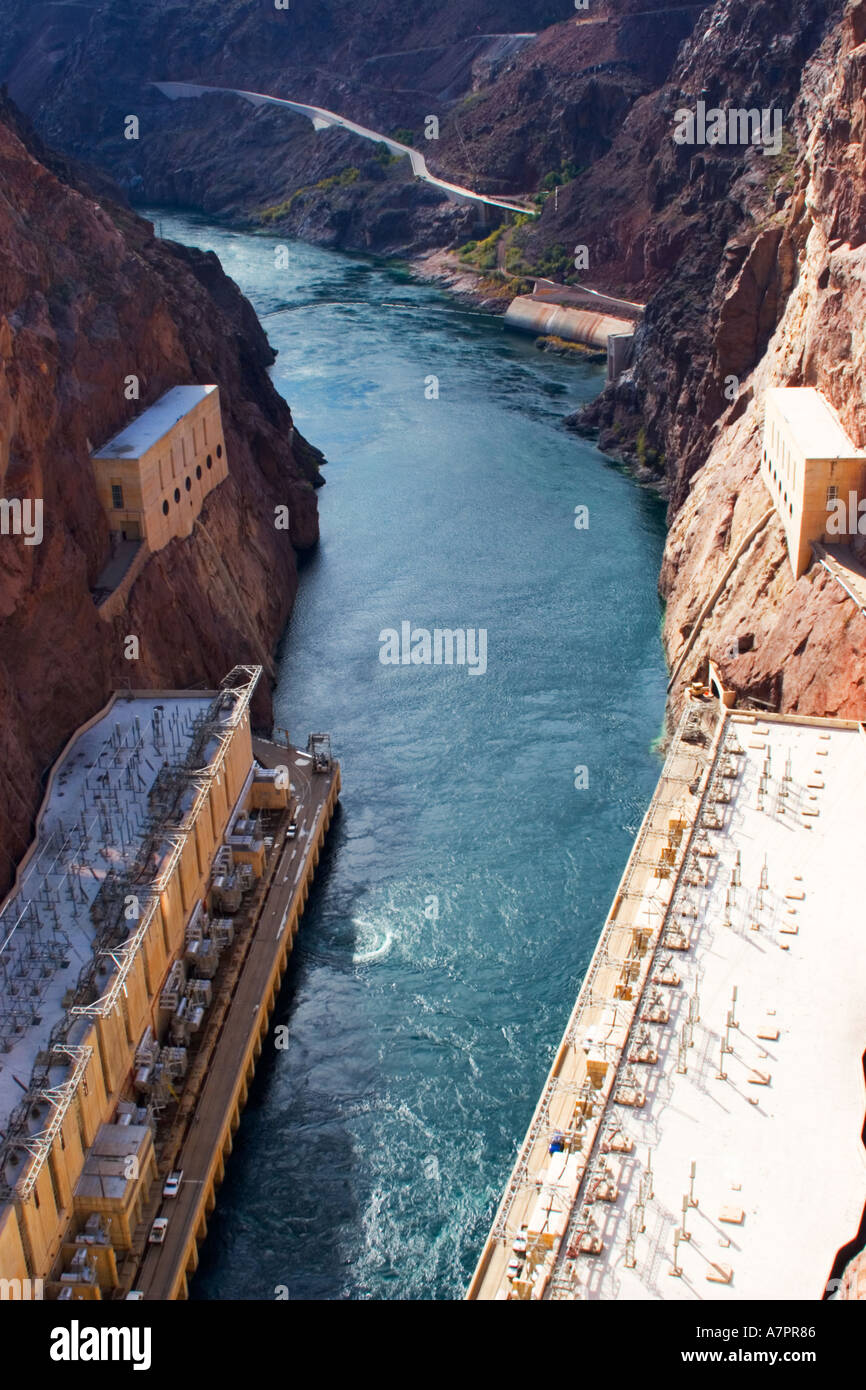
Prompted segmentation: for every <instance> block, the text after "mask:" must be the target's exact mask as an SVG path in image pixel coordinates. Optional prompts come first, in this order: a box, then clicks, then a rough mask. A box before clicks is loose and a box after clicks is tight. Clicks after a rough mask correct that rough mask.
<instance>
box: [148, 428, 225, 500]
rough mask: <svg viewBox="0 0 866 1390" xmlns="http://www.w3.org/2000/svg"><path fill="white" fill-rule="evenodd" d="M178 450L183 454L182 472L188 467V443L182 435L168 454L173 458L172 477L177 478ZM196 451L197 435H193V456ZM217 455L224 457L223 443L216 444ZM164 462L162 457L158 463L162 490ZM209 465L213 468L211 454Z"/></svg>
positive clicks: (208, 460) (209, 455) (208, 458)
mask: <svg viewBox="0 0 866 1390" xmlns="http://www.w3.org/2000/svg"><path fill="white" fill-rule="evenodd" d="M202 433H203V434H204V422H202ZM178 451H180V455H181V465H180V467H181V472H182V471H183V469H184V468H185V467H186V443H185V441H184V439H183V436H181V439H180V445H179V446H178V445H177V444H173V445H172V447H171V450H170V452H169V455H168V457H169V459H170V460H171V476H172V478H176V477H177V472H178V470H177V467H176V466H175V455H176V453H177V452H178ZM196 452H197V451H196V448H195V435H193V457H195V454H196ZM216 456H217V458H218V459H221V458H222V456H223V446H222V444H218V445H217V446H216ZM164 462H165V460H164V459H160V460H159V463H158V465H157V466H158V468H159V486H160V491H161V490H162V489H163V488H164V487H165V473H164V471H163V464H164ZM207 466H208V468H213V456H212V455H211V454H208V456H207Z"/></svg>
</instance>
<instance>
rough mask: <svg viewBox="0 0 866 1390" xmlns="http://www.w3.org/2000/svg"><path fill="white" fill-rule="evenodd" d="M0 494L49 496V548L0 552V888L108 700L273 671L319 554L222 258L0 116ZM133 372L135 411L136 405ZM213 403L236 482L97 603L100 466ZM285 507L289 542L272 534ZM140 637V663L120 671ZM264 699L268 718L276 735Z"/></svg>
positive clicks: (274, 398)
mask: <svg viewBox="0 0 866 1390" xmlns="http://www.w3.org/2000/svg"><path fill="white" fill-rule="evenodd" d="M0 247H2V255H0V497H5V498H31V499H41V500H42V502H43V518H44V521H43V526H44V538H43V540H42V542H41V544H38V545H27V544H25V542H24V538H23V537H22V536H15V535H11V534H10V535H3V536H0V846H2V852H0V888H3V887H5V886H8V883H9V878H10V874H11V871H12V867H13V862H14V861H15V860H17V859H18V858H19V857H20V855H21V853H22V852H23V851H24V849H25V848H26V846H27V844H28V842H29V838H30V832H31V825H32V819H33V815H34V812H35V810H36V808H37V806H38V803H39V801H40V799H41V792H42V778H43V774H44V772H45V769H46V767H47V766H48V765H49V764H50V762H51V761H52V760H53V758H54V757H55V756H56V754H57V752H58V751H59V749H60V747H61V746H62V745H63V743H64V742H65V740H66V739H67V738H68V737H69V735H70V734H71V733H72V731H73V730H74V729H75V728H76V726H77V725H78V724H79V723H80V722H81V721H82V720H84V719H85V718H87V717H88V716H89V715H91V714H92V713H93V712H94V711H95V710H97V709H98V708H99V707H100V706H101V705H102V704H103V703H104V702H105V700H106V698H107V697H108V695H109V693H110V692H111V691H112V690H113V689H115V688H123V687H132V688H136V687H152V686H156V687H159V686H177V687H187V686H190V685H208V684H213V683H216V682H218V681H219V679H220V678H221V677H222V676H223V675H225V674H226V672H227V671H228V670H230V669H231V667H233V666H234V665H235V664H236V663H238V662H261V663H262V664H264V665H265V666H266V667H269V666H270V662H271V653H272V650H273V647H274V644H275V642H276V640H277V638H278V637H279V635H280V633H281V631H282V629H283V627H284V625H285V623H286V621H287V618H288V615H289V613H290V610H291V606H292V602H293V599H294V595H295V592H296V589H297V570H296V551H297V550H303V549H306V548H309V547H312V546H313V545H315V543H316V540H317V537H318V513H317V504H316V493H315V485H316V484H317V483H318V482H319V481H320V480H319V477H318V461H319V459H320V457H321V456H320V455H318V453H317V451H316V450H315V449H313V448H312V447H311V446H309V445H308V444H307V443H306V441H304V440H303V439H302V437H301V436H300V435H298V434H296V433H295V431H294V429H293V425H292V418H291V414H290V411H289V409H288V407H287V406H286V404H285V402H284V401H283V400H282V398H281V397H280V396H279V395H278V394H277V392H276V391H275V390H274V388H273V386H272V385H271V382H270V379H269V377H268V375H267V367H268V365H269V364H270V362H271V361H272V360H273V353H272V350H271V349H270V347H269V345H268V343H267V340H266V338H265V335H264V333H263V332H262V330H261V328H260V326H259V324H258V321H257V319H256V316H255V314H254V312H253V310H252V308H251V306H250V305H249V304H248V303H247V302H246V301H245V300H244V298H243V296H242V295H241V294H240V291H239V290H238V289H237V287H236V286H235V285H234V284H233V282H232V281H230V280H229V279H228V278H227V277H226V276H225V275H224V273H223V271H222V269H221V267H220V265H219V262H218V261H217V258H216V257H215V256H213V255H210V254H203V253H200V252H197V251H192V250H188V249H186V248H183V247H180V246H175V245H172V244H171V243H166V242H160V241H158V240H157V239H155V238H154V235H153V229H152V227H151V225H150V223H148V222H146V221H144V220H142V219H141V218H139V217H137V216H135V215H134V214H132V213H131V212H129V210H128V209H124V208H122V207H120V206H119V205H117V204H115V203H112V202H111V201H109V200H108V199H106V198H104V197H103V198H102V200H101V201H99V202H98V201H97V200H96V198H95V196H94V194H93V192H92V191H91V189H90V188H89V187H88V186H87V185H86V184H85V183H83V182H82V181H81V178H80V176H79V174H78V173H77V171H76V170H75V169H73V168H71V167H69V166H67V165H65V164H64V163H63V162H62V161H60V160H58V159H57V158H56V157H55V156H53V155H50V154H49V153H48V152H47V151H45V150H44V149H43V148H42V147H41V146H40V144H39V142H38V140H36V138H35V137H34V136H33V135H32V133H31V132H29V130H28V129H26V127H25V126H24V124H23V123H22V121H21V119H20V118H19V116H18V114H17V113H16V111H15V110H14V108H12V107H11V106H10V105H8V104H4V105H2V106H0ZM129 375H135V376H137V377H138V378H139V381H140V383H141V386H140V389H141V399H140V400H139V401H130V400H127V399H126V397H125V390H124V383H125V378H126V377H127V376H129ZM191 382H216V383H218V385H219V387H220V394H221V399H222V411H223V423H224V427H225V435H226V449H227V457H228V461H229V470H230V476H229V478H228V479H227V480H226V481H225V482H224V483H222V484H221V486H220V487H219V488H217V489H216V490H215V491H214V492H213V493H212V494H211V495H210V496H209V497H208V498H207V499H206V502H205V506H204V510H203V513H202V516H201V519H200V521H199V522H198V523H197V524H196V527H195V529H194V531H193V534H192V535H191V536H190V537H189V538H188V539H186V540H175V541H173V542H172V543H171V544H170V545H168V546H167V547H165V549H163V550H161V551H160V552H158V554H156V555H155V556H153V557H151V558H150V560H149V561H148V563H147V564H146V565H145V567H144V570H143V572H142V574H141V575H140V577H139V578H138V580H137V581H136V583H135V585H134V587H133V589H132V592H131V595H130V599H129V605H128V610H127V611H126V612H125V613H123V614H121V615H120V616H119V617H117V618H116V619H115V620H114V621H113V622H111V623H107V622H105V621H104V620H103V619H102V618H101V617H100V616H99V614H98V612H97V609H96V607H95V605H94V602H93V599H92V597H91V586H92V585H93V584H94V582H95V580H96V578H97V576H98V574H99V572H100V570H101V568H102V566H103V565H104V563H105V561H106V559H107V558H108V556H109V553H110V547H109V535H108V525H107V520H106V517H105V514H104V512H103V511H102V508H101V506H100V504H99V501H98V498H97V493H96V488H95V483H94V478H93V471H92V467H91V464H90V445H91V444H93V445H94V446H96V445H97V444H99V443H103V442H105V441H106V440H107V439H108V438H109V437H110V436H111V435H112V434H113V433H114V432H116V431H117V430H118V429H119V428H120V427H121V426H122V425H123V424H125V423H126V422H127V421H128V420H130V419H131V418H133V416H134V415H136V414H137V413H139V412H140V411H141V410H143V409H144V408H145V407H146V406H147V405H149V404H151V403H152V402H153V401H154V400H155V399H156V398H157V397H158V396H160V395H161V394H162V393H163V391H165V390H166V389H168V388H169V387H170V386H173V385H177V384H184V383H191ZM280 505H286V506H288V507H289V510H290V516H291V531H290V532H289V533H287V532H286V531H281V530H277V529H276V527H275V524H274V518H275V507H277V506H280ZM129 634H134V635H136V636H137V637H138V638H139V643H140V659H139V660H137V661H128V660H126V659H125V656H124V649H125V644H124V640H123V639H124V637H125V636H126V635H129ZM268 706H269V695H268V689H267V681H264V682H263V683H262V689H261V697H260V700H259V705H258V709H257V715H258V717H259V719H260V720H262V721H265V722H266V721H267V717H268Z"/></svg>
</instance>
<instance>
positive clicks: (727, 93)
mask: <svg viewBox="0 0 866 1390" xmlns="http://www.w3.org/2000/svg"><path fill="white" fill-rule="evenodd" d="M777 18H778V16H777V15H775V14H774V12H773V11H772V8H771V7H770V6H768V5H764V4H758V5H749V6H746V5H743V4H741V3H739V0H728V3H723V4H719V5H718V6H716V9H715V11H714V12H713V14H712V16H709V14H708V15H707V17H706V21H705V22H704V21H701V22H700V23H699V24H698V25H697V26H696V28H695V31H694V33H693V35H692V37H691V39H690V40H689V41H688V42H687V43H686V44H685V45H684V46H683V49H682V50H681V52H680V55H679V57H678V61H677V64H676V65H675V67H674V69H673V71H672V73H671V77H670V83H669V85H668V86H666V87H665V88H662V89H661V90H660V91H659V92H657V93H655V94H653V96H651V97H647V98H645V99H644V100H643V101H642V102H639V103H638V104H637V106H636V107H635V109H634V110H633V111H632V113H631V114H630V116H629V117H628V119H627V121H626V122H625V124H624V126H623V129H622V131H621V133H620V136H619V137H618V139H617V141H616V142H615V144H614V146H613V148H612V150H611V151H610V153H609V154H608V155H607V156H606V157H605V158H604V159H603V160H601V161H599V162H598V163H597V164H596V165H595V166H594V167H593V168H592V169H591V170H590V171H589V173H588V175H587V177H586V178H585V179H583V180H580V181H578V183H576V184H575V185H571V186H570V187H569V189H568V190H566V191H565V193H564V194H563V196H561V197H560V200H559V203H560V214H559V215H560V219H563V218H564V219H565V220H566V221H567V220H568V219H571V220H576V221H578V222H579V223H580V225H581V226H582V227H584V226H585V227H586V228H587V229H588V230H587V235H586V236H585V238H584V239H585V240H589V241H592V239H593V236H596V237H597V243H596V244H597V245H598V247H599V249H600V254H601V259H600V262H599V263H598V276H599V283H601V282H602V281H605V287H608V288H618V289H620V290H621V291H623V292H625V293H626V294H627V295H628V297H631V298H641V299H645V300H646V302H647V311H646V316H645V321H644V324H643V326H642V327H641V329H640V330H639V333H638V338H637V356H636V362H635V366H634V368H633V370H632V371H631V372H629V373H627V374H626V375H625V376H624V377H623V378H622V380H621V381H620V383H618V385H617V386H616V387H615V388H609V389H608V390H607V391H606V392H605V393H604V394H603V395H602V396H601V397H600V398H599V399H598V400H597V401H596V402H594V403H593V405H592V406H590V407H589V409H588V410H587V411H585V412H583V415H582V417H580V418H579V419H578V420H576V421H575V424H576V426H577V427H578V428H581V429H588V428H597V429H598V430H599V431H600V442H601V444H602V446H603V447H605V448H608V449H610V450H612V451H614V452H619V453H621V454H623V455H624V456H625V457H626V458H632V459H633V458H634V457H635V456H637V457H638V458H639V459H640V460H641V462H642V463H643V465H644V471H645V473H646V475H648V476H652V477H654V479H655V481H656V482H657V483H658V484H659V485H660V487H661V488H662V489H663V490H664V492H665V493H666V495H667V496H668V498H669V519H670V524H671V529H670V534H669V538H668V544H667V548H666V553H665V559H664V564H663V569H662V574H661V582H660V587H661V592H662V595H663V597H664V598H665V600H666V602H667V613H666V622H665V642H666V645H667V649H668V654H669V657H670V661H671V664H672V666H673V665H675V664H676V663H677V661H678V659H679V658H680V656H681V654H682V653H683V650H684V647H685V644H686V642H687V641H688V640H689V639H690V638H691V637H692V632H693V628H694V627H695V624H696V622H697V619H698V616H699V614H700V613H701V612H702V610H703V609H704V607H705V605H706V603H707V601H708V600H709V598H710V596H711V595H712V593H713V591H714V589H715V588H716V586H717V585H718V584H719V582H720V580H721V579H722V576H723V575H724V573H725V570H726V568H727V566H728V565H729V563H730V561H731V559H732V557H733V556H734V554H735V553H736V551H737V549H738V547H739V545H740V543H741V541H742V540H743V538H744V537H746V536H747V534H748V532H749V531H750V529H751V528H752V527H753V526H755V525H756V524H757V522H758V521H759V520H760V518H761V516H762V515H763V514H764V513H765V512H766V511H767V509H768V507H769V506H770V503H771V499H770V497H769V494H768V493H767V492H766V489H765V488H764V485H763V483H762V482H761V480H760V477H759V462H760V452H761V433H762V428H763V396H764V392H765V391H766V389H767V388H768V387H770V386H779V385H791V386H800V385H814V386H816V387H818V388H819V389H820V390H821V391H823V392H824V393H825V394H826V396H827V397H828V399H829V400H830V401H832V403H833V404H834V405H835V406H836V408H837V409H838V411H839V413H840V415H841V417H842V420H843V422H844V424H845V425H846V427H847V429H848V430H849V432H850V434H851V435H852V437H853V439H854V441H855V442H856V443H857V444H861V445H862V444H866V373H864V367H866V358H864V353H866V151H864V127H866V108H864V95H863V94H864V89H866V3H864V0H855V3H853V4H850V5H847V6H846V5H844V4H842V3H841V0H838V3H837V0H810V3H805V0H791V4H790V5H789V6H788V7H787V10H786V24H785V34H784V38H783V37H782V36H781V34H780V32H779V29H778V23H777ZM702 91H703V92H705V93H708V94H709V95H710V99H711V101H712V102H716V101H718V102H719V104H721V105H723V106H726V105H734V106H737V105H742V106H745V107H749V106H757V107H759V108H763V107H768V106H769V107H780V108H781V109H782V111H783V113H784V122H783V132H784V134H783V141H782V150H781V153H780V155H779V156H778V158H768V157H765V156H764V155H763V153H762V152H761V151H760V150H746V151H744V150H743V149H737V148H727V149H721V148H719V149H709V148H707V149H692V148H689V147H687V146H680V147H678V146H677V145H676V144H675V143H674V141H673V139H672V137H671V118H672V113H673V112H674V110H675V109H676V107H678V106H679V105H680V104H682V105H684V106H686V107H687V108H688V107H691V106H693V105H694V101H695V99H696V97H697V96H699V95H700V93H701V92H702ZM605 189H608V190H612V192H611V195H610V197H608V198H607V200H605V192H604V190H605ZM602 207H605V208H606V212H607V219H608V228H607V233H606V235H605V234H603V232H602V229H601V226H600V216H599V214H598V213H597V212H596V211H595V209H596V208H602ZM546 217H547V212H546V213H545V218H546ZM544 220H545V219H542V221H544ZM541 230H542V229H539V232H538V233H537V234H538V235H541ZM733 378H736V381H733V380H732V379H733ZM707 656H712V657H713V658H714V659H715V660H716V661H717V662H718V664H719V666H720V667H721V669H722V673H723V676H724V678H725V680H726V682H727V683H728V684H730V685H731V686H733V687H735V688H736V689H737V690H738V691H739V692H740V693H741V694H742V695H751V696H753V697H754V698H755V699H756V700H763V701H765V702H766V703H767V704H769V705H771V706H772V707H774V708H779V709H782V710H797V711H801V712H804V713H812V714H840V715H845V716H847V717H852V716H854V717H859V718H866V689H864V681H866V664H864V658H866V617H864V616H863V614H862V613H861V612H859V611H858V609H857V608H856V606H855V605H854V604H853V602H852V601H851V600H850V599H849V598H847V597H846V595H845V593H844V591H843V589H842V588H841V587H840V586H839V584H837V583H836V582H835V581H833V580H832V579H831V578H830V576H829V575H827V574H826V572H825V571H824V570H823V569H821V568H820V567H815V566H813V568H812V570H810V571H809V573H808V574H807V575H805V576H804V577H803V578H802V579H801V580H800V581H799V582H798V583H796V584H795V583H794V580H793V577H792V574H791V571H790V567H789V565H788V561H787V553H786V549H785V545H784V540H783V535H782V529H781V525H780V524H779V523H778V522H777V520H776V519H775V517H774V518H773V519H772V520H771V521H770V523H769V524H768V526H767V527H766V529H765V530H763V531H762V532H761V533H760V535H759V536H758V537H757V539H756V540H755V541H754V543H753V544H752V545H751V546H750V548H749V549H748V550H747V551H746V552H745V554H744V555H743V557H742V558H741V560H740V561H739V563H738V565H737V567H736V569H735V571H734V573H733V574H732V576H731V578H730V579H729V581H728V582H727V584H726V586H725V588H724V591H723V592H722V594H721V595H720V597H719V599H718V601H717V602H716V604H715V606H714V608H713V609H712V611H711V613H710V615H709V617H707V618H706V619H705V621H704V622H703V624H702V626H701V628H700V631H699V633H698V634H697V636H696V637H695V638H694V644H693V646H692V647H691V649H690V650H689V652H688V655H687V656H686V658H685V660H684V663H683V667H682V671H681V672H680V674H679V678H678V680H677V683H676V685H675V688H674V692H673V696H674V708H675V710H676V709H677V708H678V707H679V704H680V699H681V693H682V686H683V683H684V682H685V681H686V680H689V679H691V678H693V677H694V676H696V675H698V674H702V673H703V672H704V671H705V670H706V659H707Z"/></svg>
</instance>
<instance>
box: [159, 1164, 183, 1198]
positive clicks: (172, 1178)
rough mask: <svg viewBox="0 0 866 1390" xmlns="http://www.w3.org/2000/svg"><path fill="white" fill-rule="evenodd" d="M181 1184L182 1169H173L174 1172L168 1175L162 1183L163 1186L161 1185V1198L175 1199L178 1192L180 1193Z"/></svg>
mask: <svg viewBox="0 0 866 1390" xmlns="http://www.w3.org/2000/svg"><path fill="white" fill-rule="evenodd" d="M182 1182H183V1169H182V1168H177V1169H175V1171H174V1172H173V1173H169V1175H168V1177H167V1178H166V1180H165V1182H164V1184H163V1188H162V1195H163V1197H176V1196H177V1194H178V1192H179V1191H180V1185H181V1183H182Z"/></svg>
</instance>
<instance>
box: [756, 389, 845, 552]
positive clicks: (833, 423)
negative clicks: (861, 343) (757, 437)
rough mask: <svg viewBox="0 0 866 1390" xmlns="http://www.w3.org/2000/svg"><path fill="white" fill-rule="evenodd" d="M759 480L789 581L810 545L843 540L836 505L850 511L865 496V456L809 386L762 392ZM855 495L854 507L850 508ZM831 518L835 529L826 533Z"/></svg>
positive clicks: (819, 393) (835, 415)
mask: <svg viewBox="0 0 866 1390" xmlns="http://www.w3.org/2000/svg"><path fill="white" fill-rule="evenodd" d="M761 476H762V478H763V479H764V482H765V483H766V485H767V489H768V491H769V493H770V496H771V497H772V499H773V502H774V504H775V507H776V510H777V512H778V513H779V516H780V518H781V521H782V525H783V526H784V528H785V536H786V538H787V542H788V556H789V559H790V561H791V568H792V570H793V572H794V578H795V579H799V577H800V575H801V574H803V573H804V571H805V570H807V569H808V567H809V564H810V562H811V558H812V553H811V546H810V543H811V542H812V541H830V542H832V541H837V542H838V541H839V540H844V539H845V535H846V534H847V528H844V527H843V528H841V529H840V527H839V523H838V516H839V512H840V504H842V503H844V505H845V508H846V514H850V513H852V512H853V516H854V518H855V519H854V522H853V525H854V528H855V531H856V525H857V522H856V514H857V500H858V499H859V498H862V497H864V496H866V451H864V450H863V449H858V448H857V447H856V446H855V445H854V444H853V443H852V442H851V440H850V439H849V437H848V435H847V433H846V432H845V429H844V428H843V426H842V423H841V421H840V419H839V417H838V415H837V414H836V412H835V410H834V409H833V407H832V406H831V405H830V403H829V402H828V401H827V400H825V399H824V397H823V396H822V395H821V392H820V391H816V390H815V389H814V387H811V386H802V387H791V386H789V387H775V388H773V389H772V390H770V391H768V392H767V398H766V412H765V417H764V447H763V454H762V458H761ZM851 494H854V504H853V508H852V507H851V506H850V499H851ZM831 517H832V518H833V519H834V525H833V526H831V527H830V528H829V529H828V522H829V521H830V519H831Z"/></svg>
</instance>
